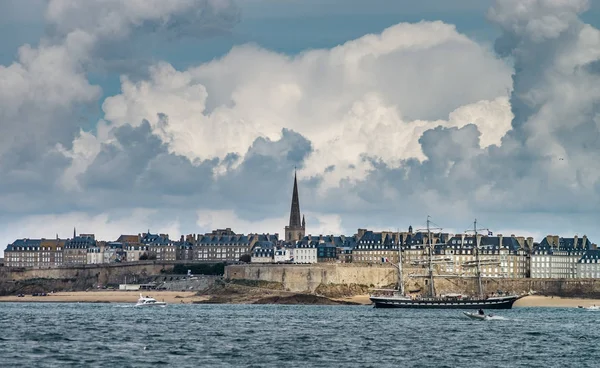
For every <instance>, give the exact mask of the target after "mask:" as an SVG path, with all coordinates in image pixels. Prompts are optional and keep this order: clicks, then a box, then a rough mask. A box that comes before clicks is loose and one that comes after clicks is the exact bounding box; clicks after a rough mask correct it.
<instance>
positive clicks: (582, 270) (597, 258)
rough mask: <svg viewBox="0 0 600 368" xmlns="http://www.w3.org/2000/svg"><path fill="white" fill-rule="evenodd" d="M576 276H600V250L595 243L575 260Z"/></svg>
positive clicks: (588, 277) (586, 277)
mask: <svg viewBox="0 0 600 368" xmlns="http://www.w3.org/2000/svg"><path fill="white" fill-rule="evenodd" d="M577 278H580V279H597V278H600V250H599V249H597V247H596V246H595V245H592V249H590V250H587V251H586V252H585V253H584V254H583V256H581V258H580V259H579V260H578V261H577Z"/></svg>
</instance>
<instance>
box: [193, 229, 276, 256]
mask: <svg viewBox="0 0 600 368" xmlns="http://www.w3.org/2000/svg"><path fill="white" fill-rule="evenodd" d="M221 234H222V233H220V232H218V231H213V232H212V233H208V234H204V235H200V234H198V236H197V237H196V239H195V241H194V260H197V261H210V262H237V261H239V260H240V258H241V257H242V256H243V255H250V256H251V255H252V249H253V247H254V245H255V244H256V243H257V242H270V243H272V244H273V245H275V244H277V243H279V234H248V235H243V234H235V233H234V232H232V231H230V232H228V235H221Z"/></svg>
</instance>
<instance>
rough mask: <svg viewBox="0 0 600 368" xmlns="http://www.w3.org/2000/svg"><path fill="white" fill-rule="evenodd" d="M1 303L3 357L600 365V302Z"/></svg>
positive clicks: (26, 362)
mask: <svg viewBox="0 0 600 368" xmlns="http://www.w3.org/2000/svg"><path fill="white" fill-rule="evenodd" d="M492 313H496V315H497V317H496V318H493V319H491V320H488V321H474V320H470V319H468V318H467V317H465V316H464V315H463V314H462V312H461V311H456V310H410V309H403V310H402V309H374V308H372V307H369V306H289V305H189V304H188V305H169V306H167V307H166V308H135V307H133V306H131V305H119V304H59V303H56V304H55V303H31V304H29V303H0V366H2V367H149V366H173V367H198V366H200V367H205V366H206V367H228V366H240V367H283V366H285V367H294V366H296V367H598V366H600V349H598V348H597V346H598V343H599V342H600V311H588V310H581V309H559V308H515V309H512V310H506V311H492Z"/></svg>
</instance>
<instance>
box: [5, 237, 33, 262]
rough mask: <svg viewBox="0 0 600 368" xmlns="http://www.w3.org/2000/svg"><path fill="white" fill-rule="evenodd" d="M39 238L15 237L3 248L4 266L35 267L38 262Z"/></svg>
mask: <svg viewBox="0 0 600 368" xmlns="http://www.w3.org/2000/svg"><path fill="white" fill-rule="evenodd" d="M40 243H41V239H28V238H25V239H17V240H15V241H14V242H13V243H12V244H9V245H8V246H7V247H6V249H5V250H4V263H5V266H6V267H37V266H39V262H40Z"/></svg>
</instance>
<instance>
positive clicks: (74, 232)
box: [73, 227, 77, 239]
mask: <svg viewBox="0 0 600 368" xmlns="http://www.w3.org/2000/svg"><path fill="white" fill-rule="evenodd" d="M75 234H77V229H75V227H73V239H75V236H76V235H75Z"/></svg>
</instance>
